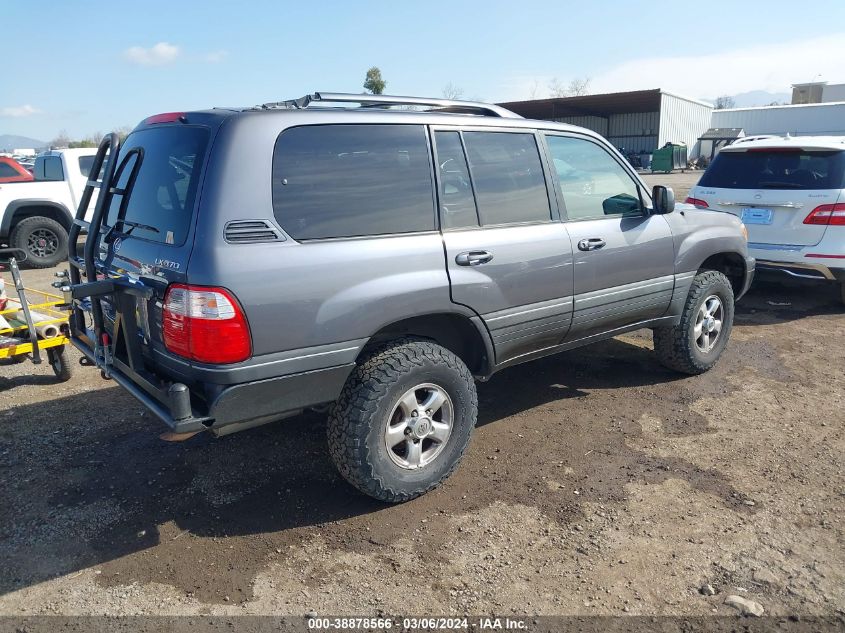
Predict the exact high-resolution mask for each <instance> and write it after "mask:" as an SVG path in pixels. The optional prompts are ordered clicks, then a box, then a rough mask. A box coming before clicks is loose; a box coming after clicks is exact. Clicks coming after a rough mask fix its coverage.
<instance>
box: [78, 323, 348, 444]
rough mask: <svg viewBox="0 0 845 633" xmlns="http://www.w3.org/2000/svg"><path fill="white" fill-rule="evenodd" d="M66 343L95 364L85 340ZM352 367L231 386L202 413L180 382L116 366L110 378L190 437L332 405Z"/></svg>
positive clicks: (171, 425)
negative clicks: (150, 378) (151, 379)
mask: <svg viewBox="0 0 845 633" xmlns="http://www.w3.org/2000/svg"><path fill="white" fill-rule="evenodd" d="M71 342H72V343H73V345H74V347H76V348H77V349H78V350H79V351H80V352H82V353H83V354H84V355H85V356H86V357H87V358H88V359H89V360H91V361H92V362H96V359H95V357H94V350H93V349H92V348H91V346H90V345H88V343H87V342H86V341H85V340H83V339H81V338H79V337H75V336H74V337H72V338H71ZM354 366H355V365H354V363H353V364H349V365H339V366H336V367H329V368H326V369H319V370H315V371H309V372H304V373H300V374H290V375H287V376H278V377H276V378H269V379H266V380H257V381H254V382H247V383H241V384H238V385H232V386H231V387H227V388H225V389H223V390H222V391H221V392H220V393H219V394H218V395H217V396H216V397H215V398H214V400H213V401H212V402H211V403H210V405H209V406H208V412H207V413H205V412H202V411H199V410H198V409H197V408H196V407H194V406H193V405H192V403H191V393H190V390H189V389H188V388H187V386H185V385H184V384H182V383H179V382H162V383H161V386H159V385H155V384H153V383H151V382H149V381H147V380H146V379H144V378H143V377H142V376H140V375H137V374H135V373H134V372H132V370H131V369H130V368H128V367H126V366H124V365H123V364H122V363H120V362H118V361H116V362H115V364H114V365H112V366H110V368H109V376H110V377H111V378H113V379H114V381H115V382H116V383H117V384H119V385H120V386H121V387H123V388H124V389H126V391H128V392H129V393H130V394H132V395H133V396H134V397H135V399H136V400H138V401H139V402H140V403H141V404H143V405H144V406H145V407H146V408H147V409H149V410H150V411H151V412H152V413H154V414H155V415H156V417H157V418H158V419H159V420H161V421H162V422H164V423H165V424H166V425H167V426H168V427H169V428H170V430H171V431H173V432H174V433H193V432H196V431H206V430H214V431H216V430H219V429H221V428H224V427H227V426H229V425H233V424H241V423H245V422H249V421H251V420H256V419H259V418H272V417H276V416H278V417H279V418H281V417H284V416H285V414H287V413H289V412H292V411H298V410H301V409H304V408H306V407H310V406H315V405H318V404H323V403H326V402H331V401H333V400H336V399H337V397H338V395H339V394H340V391H341V389H343V385H344V383H345V382H346V378H347V377H348V376H349V373H350V372H351V371H352V368H353V367H354ZM130 374H132V375H130Z"/></svg>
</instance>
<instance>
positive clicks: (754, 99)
mask: <svg viewBox="0 0 845 633" xmlns="http://www.w3.org/2000/svg"><path fill="white" fill-rule="evenodd" d="M731 96H732V97H733V100H734V104H735V105H734V106H733V107H735V108H753V107H754V106H767V105H771V104H772V103H775V102H777V103H779V104H781V103H785V104H789V103H790V102H791V101H792V93H791V92H766V91H765V90H750V91H748V92H741V93H739V94H738V95H731ZM703 101H708V102H710V103H714V102H715V101H716V99H715V97H710V98H708V99H703Z"/></svg>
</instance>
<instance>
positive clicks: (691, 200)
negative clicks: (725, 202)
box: [684, 198, 709, 209]
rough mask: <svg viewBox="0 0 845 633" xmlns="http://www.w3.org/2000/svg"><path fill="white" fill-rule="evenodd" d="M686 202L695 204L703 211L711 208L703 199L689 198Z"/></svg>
mask: <svg viewBox="0 0 845 633" xmlns="http://www.w3.org/2000/svg"><path fill="white" fill-rule="evenodd" d="M684 202H686V203H687V204H694V205H695V206H697V207H700V208H702V209H707V208H708V207H709V205H708V204H707V201H706V200H702V199H701V198H687V199H686V200H684Z"/></svg>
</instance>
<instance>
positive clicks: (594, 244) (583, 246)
mask: <svg viewBox="0 0 845 633" xmlns="http://www.w3.org/2000/svg"><path fill="white" fill-rule="evenodd" d="M606 244H607V242H605V241H604V240H603V239H601V238H600V237H591V238H590V239H588V240H580V241H579V242H578V250H579V251H595V250H598V249H600V248H601V247H602V246H605V245H606Z"/></svg>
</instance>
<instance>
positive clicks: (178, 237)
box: [58, 93, 754, 502]
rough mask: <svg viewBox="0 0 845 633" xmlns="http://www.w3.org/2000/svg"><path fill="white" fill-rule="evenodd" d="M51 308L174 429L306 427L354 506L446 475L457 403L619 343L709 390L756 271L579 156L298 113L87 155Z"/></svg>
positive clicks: (704, 224) (540, 129)
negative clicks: (313, 419) (574, 353)
mask: <svg viewBox="0 0 845 633" xmlns="http://www.w3.org/2000/svg"><path fill="white" fill-rule="evenodd" d="M101 167H103V171H102V173H103V180H102V181H101V182H89V184H88V186H87V188H86V190H85V193H84V195H83V197H82V200H81V202H80V209H82V210H84V209H86V208H87V206H88V202H89V201H90V200H91V197H92V193H93V191H94V189H95V188H99V189H100V195H99V197H98V200H97V204H96V209H95V212H94V216H93V218H92V220H91V223H90V225H89V224H87V223H85V222H84V220H83V214H82V213H80V214H79V217H78V219H77V222H76V224H75V225H74V227H73V231H72V234H71V239H70V243H71V244H74V243H75V242H76V237H77V236H78V234H79V232H80V230H83V229H88V237H87V240H86V243H85V249H84V257H81V258H78V257H77V256H76V253H75V252H71V254H70V260H69V261H70V265H71V266H70V279H67V280H63V281H60V282H58V283H59V284H60V285H64V290H65V293H66V298H67V301H68V303H70V304H71V307H72V316H71V329H72V340H73V342H74V344H75V345H76V346H77V347H78V348H79V349H80V350H82V352H83V353H84V354H85V359H84V360H85V361H86V362H87V363H88V364H92V365H96V366H97V367H99V368H100V370H101V371H102V372H103V374H104V376H106V377H110V378H113V379H114V380H115V381H117V382H118V383H119V384H121V385H122V386H123V387H124V388H125V389H127V390H128V391H129V392H130V393H132V395H134V396H135V397H136V398H137V399H138V400H140V401H141V402H142V403H143V404H144V405H146V406H147V407H148V408H149V409H150V410H151V411H152V412H153V413H155V414H156V415H157V416H158V417H159V418H160V419H161V420H162V421H163V422H164V423H165V424H167V425H168V426H169V427H170V432H169V434H168V436H169V438H170V439H184V438H187V437H189V436H190V435H192V434H195V433H198V432H200V431H206V430H208V431H211V432H213V433H214V434H216V435H225V434H228V433H231V432H233V431H238V430H241V429H246V428H250V427H253V426H256V425H259V424H262V423H265V422H270V421H273V420H278V419H280V418H283V417H287V416H291V415H295V414H297V413H298V412H300V411H302V410H303V409H306V408H318V407H323V408H325V409H327V410H328V444H329V450H330V452H331V455H332V458H333V459H334V462H335V464H336V465H337V467H338V469H339V471H340V472H341V473H342V474H343V476H344V477H345V478H346V479H347V480H348V481H349V482H350V483H352V484H353V485H354V486H356V487H357V488H358V489H360V490H361V491H363V492H364V493H366V494H368V495H371V496H373V497H376V498H378V499H382V500H385V501H390V502H398V501H405V500H408V499H412V498H414V497H416V496H418V495H421V494H423V493H425V492H426V491H428V490H430V489H432V488H433V487H435V486H437V485H438V484H439V483H440V482H442V481H443V480H444V479H445V478H446V477H447V476H448V475H449V474H450V473H451V472H452V471H453V470H454V469H455V467H456V466H457V464H458V462H459V460H460V458H461V455H462V454H463V452H464V450H465V449H466V447H467V444H468V442H469V438H470V434H471V432H472V429H473V427H474V425H475V421H476V410H477V399H476V390H475V381H476V380H486V379H488V378H489V377H490V376H491V375H492V374H494V373H495V372H497V371H499V370H501V369H504V368H505V367H509V366H511V365H515V364H518V363H522V362H525V361H529V360H532V359H535V358H539V357H541V356H546V355H548V354H554V353H557V352H562V351H565V350H568V349H572V348H574V347H579V346H582V345H586V344H588V343H592V342H594V341H598V340H602V339H606V338H609V337H612V336H615V335H617V334H620V333H622V332H627V331H630V330H636V329H639V328H651V329H653V331H654V345H655V351H656V356H657V358H658V360H659V361H660V362H662V363H663V364H664V365H666V366H668V367H670V368H672V369H675V370H678V371H680V372H684V373H687V374H698V373H701V372H704V371H706V370H708V369H709V368H710V367H712V366H713V364H714V363H715V362H716V361H717V359H718V358H719V356H720V354H721V353H722V351H723V350H724V349H725V345H726V344H727V342H728V337H729V336H730V332H731V325H732V322H733V316H734V301H735V299H736V298H738V297H740V296H741V295H742V294H743V293H744V292H745V291H746V289H747V288H748V286H749V283H750V281H751V279H752V276H753V273H754V260H753V259H752V258H750V257H749V256H748V251H747V245H746V236H745V231H744V227H743V225H742V223H741V222H740V220H739V219H738V218H736V217H734V216H732V215H729V214H726V213H717V212H706V211H705V212H701V211H696V212H693V213H690V212H689V210H691V209H693V207H691V206H682V205H678V207H677V208H676V206H675V203H674V197H673V194H672V191H671V190H670V189H667V188H665V187H660V186H658V187H655V188H654V190H653V191H649V190H648V189H647V188H646V186H645V185H644V184H643V182H642V181H641V180H640V179H639V177H638V176H637V174H636V173H635V172H634V171H632V170H631V168H630V166H629V165H628V163H627V162H626V161H625V159H624V158H622V156H620V155H619V153H618V152H617V151H616V150H615V149H614V148H613V147H612V146H611V145H609V144H608V143H607V142H606V141H605V140H604V139H603V138H601V137H600V136H598V135H596V134H594V133H593V132H590V131H588V130H585V129H582V128H578V127H573V126H570V125H562V124H557V123H551V122H548V121H529V120H525V119H522V118H520V117H519V116H517V115H515V114H513V113H511V112H509V111H507V110H504V109H502V108H499V107H496V106H492V105H486V104H481V103H468V102H456V101H443V100H436V99H422V98H406V97H388V96H384V95H378V96H368V95H346V94H327V93H317V94H314V95H310V96H308V97H305V98H303V99H298V100H294V101H286V102H279V103H273V104H266V105H264V106H260V107H253V108H245V109H237V110H236V109H214V110H208V111H202V112H175V113H167V114H161V115H156V116H152V117H150V118H148V119H146V120H145V121H143V122H142V123H141V124H140V125H139V126H138V127H137V128H136V129H135V130H134V131H133V132H132V133H131V134H130V135H129V137H128V138H127V139H126V141H124V142H123V144H122V145H120V146H119V143H118V139H117V136H115V135H109V136H107V137H106V138H105V139H104V141H103V143H102V145H101V146H100V148H99V150H98V153H97V157H96V161H95V165H94V169H93V170H92V173H95V174H96V173H100V169H101Z"/></svg>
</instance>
